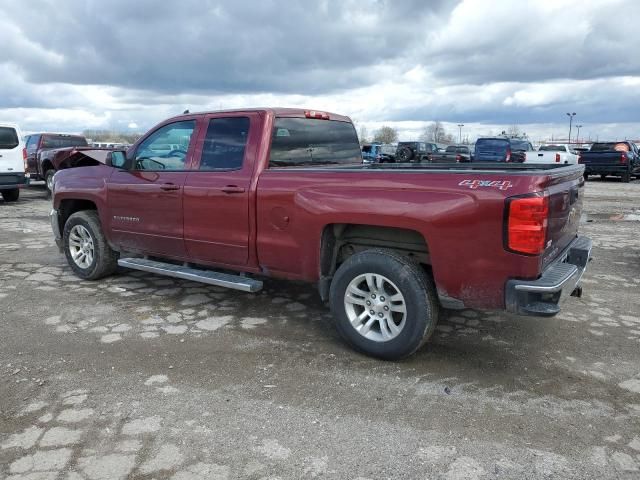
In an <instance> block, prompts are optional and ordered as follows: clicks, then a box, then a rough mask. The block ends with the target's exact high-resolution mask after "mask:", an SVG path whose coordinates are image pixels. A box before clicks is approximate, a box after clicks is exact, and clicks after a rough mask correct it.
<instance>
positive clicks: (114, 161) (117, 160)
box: [107, 150, 127, 168]
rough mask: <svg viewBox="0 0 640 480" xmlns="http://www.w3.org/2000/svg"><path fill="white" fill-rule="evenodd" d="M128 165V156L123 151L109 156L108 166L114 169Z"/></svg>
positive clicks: (117, 151) (111, 153) (110, 153)
mask: <svg viewBox="0 0 640 480" xmlns="http://www.w3.org/2000/svg"><path fill="white" fill-rule="evenodd" d="M126 164H127V155H126V154H125V152H124V151H122V150H114V151H113V152H109V155H107V165H109V166H111V167H113V168H124V167H125V165H126Z"/></svg>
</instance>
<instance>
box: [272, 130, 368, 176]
mask: <svg viewBox="0 0 640 480" xmlns="http://www.w3.org/2000/svg"><path fill="white" fill-rule="evenodd" d="M361 163H362V156H361V152H360V144H359V142H358V135H357V134H356V130H355V128H353V125H352V124H351V123H348V122H340V121H337V120H319V119H315V118H276V121H275V125H274V128H273V139H272V141H271V157H270V160H269V166H270V167H304V166H312V165H347V164H361Z"/></svg>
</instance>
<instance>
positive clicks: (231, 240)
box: [184, 113, 262, 266]
mask: <svg viewBox="0 0 640 480" xmlns="http://www.w3.org/2000/svg"><path fill="white" fill-rule="evenodd" d="M261 119H262V117H261V116H260V115H259V114H258V113H243V114H238V115H234V116H230V115H226V116H215V115H212V116H208V117H207V119H206V123H205V125H203V128H202V132H201V134H200V136H199V137H200V138H199V139H198V147H197V148H196V150H197V151H198V152H202V153H201V156H200V159H199V162H197V164H194V169H193V171H191V172H189V173H188V174H187V179H186V181H185V186H184V238H185V244H186V248H187V253H188V255H189V257H190V258H191V259H192V260H193V261H194V262H197V261H206V262H212V263H216V264H221V265H231V266H242V265H246V264H247V261H248V257H249V235H250V221H249V214H250V212H249V199H250V190H251V179H252V177H253V167H254V165H255V155H256V150H255V148H256V147H255V146H256V145H257V144H258V143H259V139H258V138H254V137H256V135H257V134H258V132H260V130H261V129H260V126H259V125H258V122H260V121H261Z"/></svg>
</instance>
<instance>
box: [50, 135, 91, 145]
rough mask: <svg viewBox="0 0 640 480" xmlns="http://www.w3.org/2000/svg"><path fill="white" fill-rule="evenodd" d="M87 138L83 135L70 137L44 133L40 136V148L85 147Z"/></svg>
mask: <svg viewBox="0 0 640 480" xmlns="http://www.w3.org/2000/svg"><path fill="white" fill-rule="evenodd" d="M86 146H87V140H86V139H85V138H84V137H72V136H69V135H46V136H43V137H42V147H41V148H64V147H86Z"/></svg>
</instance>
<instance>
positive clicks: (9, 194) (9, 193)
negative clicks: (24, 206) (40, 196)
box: [2, 188, 20, 202]
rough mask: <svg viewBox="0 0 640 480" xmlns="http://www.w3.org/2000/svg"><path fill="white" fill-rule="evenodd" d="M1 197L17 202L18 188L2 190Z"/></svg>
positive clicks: (6, 200)
mask: <svg viewBox="0 0 640 480" xmlns="http://www.w3.org/2000/svg"><path fill="white" fill-rule="evenodd" d="M2 198H4V201H5V202H17V201H18V198H20V189H19V188H12V189H11V190H2Z"/></svg>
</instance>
